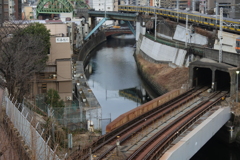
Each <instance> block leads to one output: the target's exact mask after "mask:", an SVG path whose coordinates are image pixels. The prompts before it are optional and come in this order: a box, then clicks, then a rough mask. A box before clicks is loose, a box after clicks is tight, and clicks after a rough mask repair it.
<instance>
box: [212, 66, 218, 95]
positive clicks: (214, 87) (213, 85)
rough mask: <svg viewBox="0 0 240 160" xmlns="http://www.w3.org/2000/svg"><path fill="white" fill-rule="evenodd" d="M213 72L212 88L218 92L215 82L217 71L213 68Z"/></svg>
mask: <svg viewBox="0 0 240 160" xmlns="http://www.w3.org/2000/svg"><path fill="white" fill-rule="evenodd" d="M211 70H212V86H211V88H212V90H213V91H216V90H217V82H216V81H215V73H216V69H213V68H211Z"/></svg>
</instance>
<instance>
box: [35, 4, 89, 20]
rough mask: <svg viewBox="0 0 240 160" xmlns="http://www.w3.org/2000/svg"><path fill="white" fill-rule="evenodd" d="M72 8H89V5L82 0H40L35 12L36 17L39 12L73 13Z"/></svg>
mask: <svg viewBox="0 0 240 160" xmlns="http://www.w3.org/2000/svg"><path fill="white" fill-rule="evenodd" d="M74 8H89V6H88V5H87V4H86V3H85V2H83V1H82V0H77V1H68V0H40V1H39V3H38V5H37V9H36V13H37V17H38V16H39V14H40V13H46V14H60V13H73V12H74Z"/></svg>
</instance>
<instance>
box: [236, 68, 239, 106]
mask: <svg viewBox="0 0 240 160" xmlns="http://www.w3.org/2000/svg"><path fill="white" fill-rule="evenodd" d="M236 73H237V92H236V102H237V103H238V74H239V71H236Z"/></svg>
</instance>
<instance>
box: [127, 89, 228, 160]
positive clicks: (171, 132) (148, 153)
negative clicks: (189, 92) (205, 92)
mask: <svg viewBox="0 0 240 160" xmlns="http://www.w3.org/2000/svg"><path fill="white" fill-rule="evenodd" d="M226 94H227V92H215V93H213V94H212V95H211V96H210V97H209V98H208V99H206V100H203V101H202V102H201V103H199V104H198V105H196V106H195V107H193V108H192V109H190V110H189V111H187V112H186V113H184V114H183V115H181V116H179V117H178V118H176V119H175V120H174V121H172V122H171V123H169V124H168V125H167V126H166V127H164V128H163V129H161V131H159V132H157V133H156V134H155V135H154V136H152V137H151V138H150V139H148V140H147V141H146V142H145V143H144V144H142V145H141V146H140V147H139V148H138V149H137V150H135V151H134V152H133V153H132V154H131V155H130V156H129V157H128V158H126V159H127V160H135V159H141V160H154V159H159V158H160V156H161V155H162V154H163V153H164V150H165V149H166V148H167V147H168V145H169V144H170V143H171V142H172V141H173V140H174V139H175V138H176V137H177V136H178V135H179V134H181V133H182V132H183V131H184V130H185V129H186V128H188V127H189V126H190V125H191V124H192V123H194V122H195V121H196V120H197V119H198V118H199V117H200V116H202V115H203V114H204V113H206V112H207V111H208V110H209V109H210V108H212V107H213V106H214V105H215V104H216V103H218V102H219V101H220V100H221V99H222V97H225V96H226Z"/></svg>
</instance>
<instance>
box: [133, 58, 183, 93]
mask: <svg viewBox="0 0 240 160" xmlns="http://www.w3.org/2000/svg"><path fill="white" fill-rule="evenodd" d="M137 59H138V62H139V64H140V66H141V67H142V71H143V72H144V73H145V74H146V75H148V77H149V79H151V80H152V82H154V83H155V84H157V85H158V86H159V87H161V88H162V89H161V90H164V91H167V92H168V91H171V90H173V89H177V88H181V86H182V84H185V83H187V81H188V68H186V67H182V68H171V67H170V66H168V65H167V64H156V63H151V62H149V61H147V60H145V59H144V58H142V56H141V55H139V54H138V55H137Z"/></svg>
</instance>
